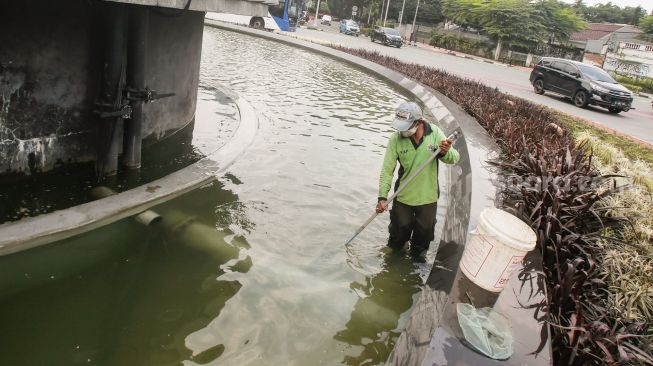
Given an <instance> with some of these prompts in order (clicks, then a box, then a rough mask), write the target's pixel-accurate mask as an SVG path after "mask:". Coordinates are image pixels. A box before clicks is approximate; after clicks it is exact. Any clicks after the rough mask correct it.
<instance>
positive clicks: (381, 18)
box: [375, 0, 390, 25]
mask: <svg viewBox="0 0 653 366" xmlns="http://www.w3.org/2000/svg"><path fill="white" fill-rule="evenodd" d="M388 1H390V0H388ZM383 10H385V0H381V17H380V18H379V25H381V20H383ZM375 23H376V22H375Z"/></svg>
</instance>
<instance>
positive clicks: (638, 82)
mask: <svg viewBox="0 0 653 366" xmlns="http://www.w3.org/2000/svg"><path fill="white" fill-rule="evenodd" d="M614 79H615V80H616V81H618V82H620V83H621V84H623V86H625V87H626V88H628V89H630V90H631V91H634V92H636V93H639V92H644V93H653V79H651V78H646V77H642V78H634V77H631V76H624V75H615V76H614Z"/></svg>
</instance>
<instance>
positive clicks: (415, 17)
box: [410, 0, 419, 43]
mask: <svg viewBox="0 0 653 366" xmlns="http://www.w3.org/2000/svg"><path fill="white" fill-rule="evenodd" d="M418 9H419V0H417V6H416V7H415V16H414V17H413V28H412V29H411V30H410V32H411V36H410V38H413V34H414V35H415V43H417V34H415V22H417V10H418Z"/></svg>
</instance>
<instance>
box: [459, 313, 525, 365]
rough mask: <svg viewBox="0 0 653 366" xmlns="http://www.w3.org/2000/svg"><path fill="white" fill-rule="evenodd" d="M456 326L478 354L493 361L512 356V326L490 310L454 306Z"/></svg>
mask: <svg viewBox="0 0 653 366" xmlns="http://www.w3.org/2000/svg"><path fill="white" fill-rule="evenodd" d="M456 311H457V313H458V324H460V328H462V330H463V335H464V336H465V340H467V342H469V343H470V344H471V345H472V346H474V347H475V348H476V349H477V350H478V351H479V352H481V353H483V354H484V355H486V356H488V357H490V358H493V359H495V360H505V359H507V358H509V357H510V356H512V340H513V337H512V325H511V324H510V320H509V319H508V318H506V317H505V316H503V315H501V314H499V313H497V312H495V311H493V310H492V308H482V309H476V308H475V307H474V306H472V305H470V304H464V303H460V304H456Z"/></svg>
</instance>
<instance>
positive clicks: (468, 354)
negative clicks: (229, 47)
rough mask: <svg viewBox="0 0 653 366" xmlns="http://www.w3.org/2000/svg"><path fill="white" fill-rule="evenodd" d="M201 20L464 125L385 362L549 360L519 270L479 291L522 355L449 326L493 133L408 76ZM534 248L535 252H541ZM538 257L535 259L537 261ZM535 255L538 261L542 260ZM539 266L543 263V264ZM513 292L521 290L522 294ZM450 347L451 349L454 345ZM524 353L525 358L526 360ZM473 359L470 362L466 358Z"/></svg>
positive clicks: (487, 189) (449, 125) (293, 40)
mask: <svg viewBox="0 0 653 366" xmlns="http://www.w3.org/2000/svg"><path fill="white" fill-rule="evenodd" d="M205 25H207V26H212V27H216V28H220V29H224V30H228V31H234V32H239V33H243V34H247V35H251V36H257V37H262V38H266V39H268V40H272V41H276V42H280V43H284V44H288V45H291V46H294V47H300V48H304V49H306V50H309V51H312V52H318V53H321V54H323V55H326V56H328V57H331V58H334V59H337V60H340V61H344V62H347V63H348V64H351V65H353V66H355V67H358V68H362V69H364V70H366V71H369V72H372V73H374V74H376V75H378V76H379V77H381V78H383V79H386V80H388V81H389V82H390V83H392V84H394V85H397V86H399V87H400V88H403V89H405V90H406V91H408V92H409V93H410V94H412V95H414V96H415V97H416V98H417V99H419V100H420V101H421V102H422V103H423V104H424V105H425V106H426V107H427V108H428V111H430V112H431V114H432V115H433V116H434V117H435V119H436V120H437V121H438V124H439V125H440V127H441V128H442V129H443V130H444V132H445V133H451V132H453V131H454V130H456V129H459V130H460V131H461V132H462V135H463V136H462V138H460V139H459V141H458V142H457V143H456V148H457V149H458V150H459V151H460V154H461V160H460V162H459V163H458V164H457V165H456V166H447V165H444V164H443V165H441V167H446V169H443V170H444V171H443V174H444V175H445V179H444V180H443V182H442V183H443V186H442V187H441V189H442V190H443V191H446V192H447V193H448V194H447V199H446V202H441V203H440V206H446V207H441V208H445V209H446V210H447V211H446V220H445V223H444V228H443V233H442V237H441V239H440V244H439V247H438V251H437V254H436V258H435V263H434V265H433V268H432V269H431V273H430V275H429V277H428V279H427V281H426V283H425V286H423V291H421V293H420V295H419V296H418V299H417V301H416V304H415V306H414V307H413V310H412V312H411V314H410V317H409V320H408V323H407V326H406V328H405V330H404V331H403V332H402V334H401V335H400V337H399V339H398V340H397V343H396V344H395V348H394V349H393V351H392V353H391V354H390V356H389V358H388V361H387V365H401V366H409V365H436V364H437V365H446V364H450V363H455V362H462V363H463V364H473V365H495V364H504V365H512V364H517V365H521V364H529V365H550V364H551V357H550V355H551V348H550V340H549V337H548V328H547V327H546V322H544V321H543V320H541V319H537V315H538V313H537V309H535V310H533V309H525V308H524V307H523V306H522V305H523V304H529V305H530V304H532V303H533V301H535V302H537V301H541V300H542V299H546V295H545V293H544V292H542V288H541V287H540V288H537V285H533V284H532V283H530V284H529V282H528V281H526V282H524V281H518V280H517V278H516V277H517V276H518V275H519V273H515V274H514V275H513V277H512V279H511V281H510V286H508V287H507V288H506V290H504V291H503V292H502V295H501V297H499V298H498V299H497V297H498V295H497V296H495V297H492V296H490V297H489V298H487V296H485V295H483V294H481V295H480V297H485V298H483V299H481V300H480V302H482V303H489V302H492V304H495V308H496V309H498V310H501V311H503V313H505V314H509V316H510V318H511V321H513V323H514V324H515V325H516V328H518V329H517V331H516V332H515V333H516V334H515V337H516V341H515V343H516V346H515V347H516V348H517V347H518V348H519V354H517V352H515V353H516V354H515V356H514V357H512V358H511V359H509V360H506V361H496V360H492V359H489V358H486V357H484V356H479V354H478V353H476V352H474V351H472V350H470V349H469V348H467V347H466V346H463V345H462V343H461V342H460V341H459V337H460V335H459V334H455V332H453V331H451V328H452V326H454V327H455V326H456V324H453V323H454V322H452V321H451V320H452V319H451V310H452V308H455V306H452V305H453V303H454V302H461V301H464V300H463V299H465V296H467V295H468V294H469V291H467V292H465V291H463V292H462V293H461V289H462V288H465V289H467V290H471V291H475V290H474V285H473V284H471V283H469V281H468V280H465V277H464V276H463V275H462V273H461V272H460V271H459V263H460V260H461V258H462V254H463V250H464V246H465V243H466V240H467V233H468V232H469V231H470V230H471V229H472V228H474V227H476V225H477V219H476V218H477V217H479V214H480V212H481V211H482V210H483V209H485V208H487V207H494V206H495V200H496V197H497V187H496V186H495V184H494V182H496V181H497V174H496V172H495V171H494V170H493V169H491V168H490V167H489V166H488V165H487V163H486V162H487V161H488V160H491V159H493V158H496V157H498V156H499V152H500V149H499V147H498V145H497V144H496V142H495V141H494V139H493V138H492V137H490V136H489V135H488V133H487V132H486V131H485V129H484V128H483V127H481V125H479V124H478V122H477V121H476V120H475V119H474V118H472V117H471V116H470V115H469V114H467V113H466V112H465V111H464V110H462V108H460V107H459V106H458V105H457V104H455V103H454V102H453V101H451V100H450V99H449V98H447V97H445V96H444V95H442V94H441V93H439V92H437V91H435V90H432V89H430V88H429V87H426V86H424V85H422V84H420V83H418V82H416V81H414V80H412V79H409V78H406V77H405V76H404V75H403V74H401V73H398V72H396V71H393V70H391V69H388V68H386V67H384V66H381V65H379V64H376V63H374V62H371V61H368V60H365V59H363V58H360V57H357V56H353V55H351V54H348V53H345V52H342V51H339V50H336V49H334V48H331V47H328V46H324V45H323V44H317V43H312V42H310V41H305V40H302V39H300V38H299V37H288V36H287V35H285V34H284V35H281V34H275V33H270V32H266V31H258V30H254V29H251V28H246V27H242V26H235V25H231V24H227V23H222V22H219V21H215V20H209V19H205ZM329 45H331V44H329ZM472 180H473V184H472ZM532 253H534V254H535V255H536V256H537V257H538V258H539V255H538V253H536V252H532ZM537 260H538V259H537V258H536V259H535V261H537ZM539 262H540V263H541V259H539ZM539 269H541V265H540V268H539ZM535 271H537V268H536V269H533V268H530V269H525V268H522V273H525V272H529V273H534V272H535ZM516 272H520V271H516ZM463 282H465V283H463ZM520 285H521V286H522V287H520ZM465 286H466V287H465ZM531 290H532V291H533V293H535V294H536V295H535V296H530V295H528V296H526V298H524V295H523V294H524V293H529V292H530V291H531ZM518 293H521V294H522V295H521V296H520V295H519V294H518ZM513 294H514V296H513ZM472 296H474V294H473V295H472ZM529 301H530V302H529ZM492 304H487V305H481V304H480V303H479V304H476V303H475V305H478V306H493V305H492ZM515 314H517V315H515ZM517 325H518V327H517ZM517 333H519V334H517ZM533 334H535V336H536V337H535V338H533V337H532V335H533ZM541 334H544V338H545V339H542V340H541V339H540V335H541ZM519 337H524V338H525V339H526V338H527V339H526V340H525V339H520V338H519ZM542 341H543V342H544V347H543V351H542V353H541V354H536V355H533V354H532V353H534V352H535V351H536V349H538V347H539V346H540V345H541V344H542V343H541V342H542ZM452 350H455V351H454V352H451V351H452ZM524 360H525V361H526V363H523V362H524ZM470 361H471V363H469V362H470Z"/></svg>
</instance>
